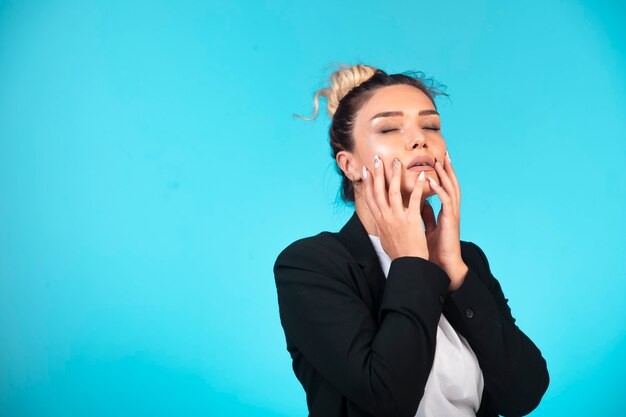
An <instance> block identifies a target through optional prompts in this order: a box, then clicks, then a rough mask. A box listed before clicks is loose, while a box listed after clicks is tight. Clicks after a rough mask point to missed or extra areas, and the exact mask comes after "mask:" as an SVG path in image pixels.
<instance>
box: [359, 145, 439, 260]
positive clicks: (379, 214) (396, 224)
mask: <svg viewBox="0 0 626 417" xmlns="http://www.w3.org/2000/svg"><path fill="white" fill-rule="evenodd" d="M394 162H395V163H394V164H392V166H393V167H392V169H391V171H392V174H391V180H390V184H389V191H387V189H386V185H385V171H384V170H385V166H384V164H383V161H382V159H380V158H379V157H378V155H375V156H374V175H371V174H370V172H369V171H368V170H367V168H366V167H365V165H364V166H363V183H364V188H365V201H366V202H367V205H368V206H369V210H370V212H371V213H372V215H373V217H374V219H375V220H376V229H377V230H378V235H379V237H380V243H381V245H382V247H383V249H384V250H385V252H386V253H387V255H389V257H390V258H391V260H392V261H393V260H394V259H396V258H399V257H401V256H419V257H420V258H424V259H426V260H427V259H428V244H427V242H426V235H425V233H424V225H423V220H422V214H421V213H420V203H421V198H422V194H423V189H424V182H423V181H424V176H422V177H421V180H420V179H419V177H418V178H417V179H416V182H415V187H413V192H412V193H411V197H410V200H409V205H408V208H405V207H404V204H403V202H402V194H401V187H400V183H401V181H400V179H401V174H402V163H401V162H400V160H398V159H397V158H395V159H394Z"/></svg>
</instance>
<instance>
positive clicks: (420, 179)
mask: <svg viewBox="0 0 626 417" xmlns="http://www.w3.org/2000/svg"><path fill="white" fill-rule="evenodd" d="M417 180H418V181H422V182H423V181H424V171H422V172H420V174H419V175H418V176H417Z"/></svg>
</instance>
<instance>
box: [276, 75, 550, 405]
mask: <svg viewBox="0 0 626 417" xmlns="http://www.w3.org/2000/svg"><path fill="white" fill-rule="evenodd" d="M331 79H332V84H331V85H330V86H329V87H327V88H324V89H322V90H320V91H318V92H317V93H316V95H315V113H314V115H313V117H312V118H315V116H316V115H317V111H318V97H319V96H320V95H324V96H325V97H326V98H327V101H328V113H329V115H330V116H331V118H332V124H331V127H330V138H331V147H332V151H333V157H334V158H335V160H336V162H337V167H338V169H339V171H338V172H340V174H341V175H342V189H341V195H342V198H343V200H344V201H345V202H346V203H354V206H355V212H354V213H353V214H352V217H351V218H350V220H349V221H348V222H347V223H346V224H345V226H343V228H342V229H341V230H340V231H339V232H321V233H319V234H317V235H315V236H311V237H306V238H302V239H299V240H296V241H295V242H293V243H292V244H290V245H289V246H288V247H287V248H285V249H284V250H283V251H282V252H281V253H280V254H279V255H278V258H277V259H276V263H275V265H274V275H275V280H276V287H277V292H278V302H279V310H280V319H281V324H282V326H283V329H284V331H285V337H286V341H287V350H288V351H289V353H290V355H291V358H292V360H293V370H294V372H295V374H296V376H297V378H298V380H299V381H300V383H301V384H302V386H303V388H304V390H305V392H306V398H307V405H308V409H309V415H310V416H319V417H333V416H381V417H382V416H388V417H391V416H394V417H395V416H406V417H412V416H497V415H498V414H501V415H505V416H522V415H526V414H528V413H530V412H531V411H532V410H533V409H535V408H536V407H537V405H538V404H539V402H540V400H541V398H542V396H543V394H544V393H545V391H546V389H547V387H548V384H549V375H548V370H547V365H546V361H545V360H544V358H543V357H542V355H541V352H540V350H539V349H538V348H537V346H535V344H534V343H533V342H532V341H531V340H530V339H529V338H528V337H527V336H526V335H525V334H524V333H523V332H522V331H521V330H520V329H519V328H518V327H517V326H516V325H515V319H514V318H513V317H512V315H511V310H510V309H509V307H508V304H507V301H508V299H506V298H504V294H503V293H502V290H501V288H500V284H499V283H498V280H497V279H496V278H495V277H494V276H493V275H492V273H491V270H490V267H489V263H488V261H487V258H486V256H485V254H484V252H483V251H482V249H481V248H480V247H479V246H478V245H476V244H475V243H472V242H466V241H461V240H460V217H459V215H460V200H461V191H460V187H459V182H458V180H457V177H456V174H455V172H454V169H453V167H452V164H451V160H450V156H449V155H448V152H447V150H446V144H445V141H444V138H443V136H442V135H441V131H440V129H441V121H440V118H439V114H438V113H437V108H436V105H435V102H434V97H435V96H436V95H437V94H445V93H442V92H440V91H438V90H437V89H436V88H434V87H432V86H430V85H428V84H427V83H426V82H424V80H422V79H420V78H418V77H415V76H410V75H407V74H387V73H385V72H384V71H382V70H379V69H376V68H373V67H370V66H366V65H354V66H350V67H348V66H345V67H342V68H340V69H339V70H338V71H336V72H335V73H333V74H332V75H331ZM312 118H310V119H312ZM310 119H307V120H310ZM435 194H437V195H438V196H439V199H440V200H441V202H442V208H441V210H440V212H439V215H438V216H437V220H435V216H434V212H433V209H432V207H431V205H430V204H429V203H428V201H427V200H426V198H427V197H430V196H433V195H435Z"/></svg>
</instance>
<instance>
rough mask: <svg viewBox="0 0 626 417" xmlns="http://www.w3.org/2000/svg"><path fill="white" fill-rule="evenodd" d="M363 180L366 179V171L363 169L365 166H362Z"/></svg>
mask: <svg viewBox="0 0 626 417" xmlns="http://www.w3.org/2000/svg"><path fill="white" fill-rule="evenodd" d="M363 179H364V180H366V179H367V169H365V165H363Z"/></svg>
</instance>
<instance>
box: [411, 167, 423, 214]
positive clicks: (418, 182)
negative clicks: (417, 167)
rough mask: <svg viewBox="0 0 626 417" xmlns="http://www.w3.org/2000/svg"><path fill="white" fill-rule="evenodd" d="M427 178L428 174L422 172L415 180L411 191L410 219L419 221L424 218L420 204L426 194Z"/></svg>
mask: <svg viewBox="0 0 626 417" xmlns="http://www.w3.org/2000/svg"><path fill="white" fill-rule="evenodd" d="M425 176H426V173H425V172H424V171H422V172H420V174H419V175H418V176H417V178H416V179H415V185H414V186H413V191H411V197H410V198H409V207H408V212H409V218H410V219H417V218H421V216H422V215H421V213H420V210H421V207H420V204H421V202H422V195H423V194H424V182H425V179H424V177H425Z"/></svg>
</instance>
